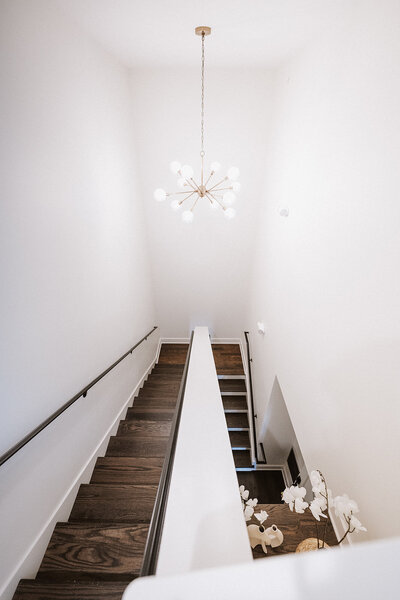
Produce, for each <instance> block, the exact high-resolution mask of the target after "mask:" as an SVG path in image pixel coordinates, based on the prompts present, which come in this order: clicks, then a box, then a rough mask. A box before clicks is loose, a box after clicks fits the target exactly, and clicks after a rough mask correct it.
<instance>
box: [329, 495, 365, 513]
mask: <svg viewBox="0 0 400 600" xmlns="http://www.w3.org/2000/svg"><path fill="white" fill-rule="evenodd" d="M333 506H334V507H335V513H336V515H337V516H338V517H341V516H342V515H343V516H345V517H347V518H349V517H351V515H352V514H354V513H358V512H359V508H358V505H357V502H355V500H350V498H349V497H348V495H347V494H343V496H336V498H334V500H333Z"/></svg>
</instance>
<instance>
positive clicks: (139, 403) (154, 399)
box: [133, 394, 176, 409]
mask: <svg viewBox="0 0 400 600" xmlns="http://www.w3.org/2000/svg"><path fill="white" fill-rule="evenodd" d="M133 406H134V407H140V408H167V409H169V408H172V409H174V408H175V406H176V398H175V397H172V398H166V397H165V396H164V397H162V396H161V397H160V394H158V395H157V396H146V395H144V394H143V395H140V396H137V397H136V398H135V399H134V401H133Z"/></svg>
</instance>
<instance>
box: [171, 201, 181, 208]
mask: <svg viewBox="0 0 400 600" xmlns="http://www.w3.org/2000/svg"><path fill="white" fill-rule="evenodd" d="M181 206H182V205H181V204H180V203H179V200H172V202H171V208H172V210H179V209H180V207H181Z"/></svg>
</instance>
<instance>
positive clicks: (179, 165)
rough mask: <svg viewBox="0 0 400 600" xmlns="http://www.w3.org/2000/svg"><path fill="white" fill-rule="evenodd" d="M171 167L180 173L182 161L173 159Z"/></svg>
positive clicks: (173, 170) (174, 171)
mask: <svg viewBox="0 0 400 600" xmlns="http://www.w3.org/2000/svg"><path fill="white" fill-rule="evenodd" d="M169 168H170V169H171V171H172V172H173V173H178V171H179V170H180V168H181V163H180V162H178V161H177V160H173V161H172V163H170V164H169Z"/></svg>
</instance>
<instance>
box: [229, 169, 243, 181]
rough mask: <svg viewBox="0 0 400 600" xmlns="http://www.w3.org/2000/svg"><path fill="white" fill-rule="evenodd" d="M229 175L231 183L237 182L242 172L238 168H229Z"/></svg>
mask: <svg viewBox="0 0 400 600" xmlns="http://www.w3.org/2000/svg"><path fill="white" fill-rule="evenodd" d="M227 175H228V178H229V179H230V180H231V181H236V179H239V175H240V171H239V169H238V168H237V167H229V169H228V172H227Z"/></svg>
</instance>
